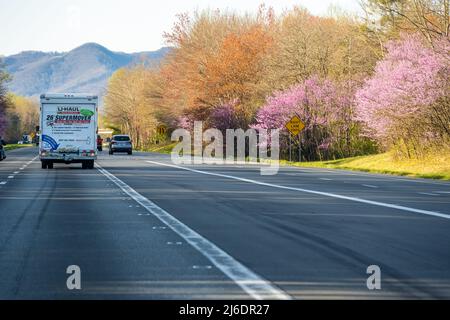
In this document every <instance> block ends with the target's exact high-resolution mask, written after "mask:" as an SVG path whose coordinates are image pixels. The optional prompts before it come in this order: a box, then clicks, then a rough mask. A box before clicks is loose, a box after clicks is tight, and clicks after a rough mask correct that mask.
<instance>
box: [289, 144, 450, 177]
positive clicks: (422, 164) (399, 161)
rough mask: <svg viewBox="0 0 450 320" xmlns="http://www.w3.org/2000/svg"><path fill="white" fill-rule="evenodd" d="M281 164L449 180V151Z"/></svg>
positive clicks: (382, 154) (387, 154) (387, 153)
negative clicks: (410, 156) (413, 156)
mask: <svg viewBox="0 0 450 320" xmlns="http://www.w3.org/2000/svg"><path fill="white" fill-rule="evenodd" d="M281 163H282V165H293V166H299V167H315V168H329V169H344V170H355V171H364V172H372V173H385V174H393V175H400V176H410V177H418V178H431V179H443V180H450V151H447V152H444V153H436V154H428V155H427V156H426V157H422V158H404V157H402V158H398V157H397V156H396V155H395V153H393V152H386V153H381V154H375V155H368V156H359V157H352V158H345V159H339V160H330V161H313V162H289V161H286V160H284V161H281Z"/></svg>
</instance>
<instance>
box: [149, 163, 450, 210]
mask: <svg viewBox="0 0 450 320" xmlns="http://www.w3.org/2000/svg"><path fill="white" fill-rule="evenodd" d="M146 162H148V163H152V164H156V165H160V166H165V167H171V168H177V169H182V170H187V171H191V172H195V173H201V174H206V175H210V176H216V177H221V178H227V179H233V180H238V181H242V182H248V183H253V184H257V185H260V186H265V187H271V188H278V189H284V190H291V191H300V192H306V193H312V194H317V195H321V196H326V197H331V198H337V199H343V200H349V201H354V202H361V203H365V204H370V205H374V206H379V207H386V208H391V209H397V210H402V211H407V212H414V213H421V214H425V215H428V216H433V217H439V218H444V219H450V215H449V214H444V213H439V212H435V211H428V210H422V209H415V208H410V207H405V206H399V205H396V204H390V203H384V202H379V201H372V200H366V199H361V198H356V197H348V196H343V195H339V194H335V193H329V192H322V191H315V190H309V189H302V188H295V187H287V186H282V185H277V184H273V183H266V182H260V181H256V180H252V179H246V178H239V177H235V176H230V175H226V174H221V173H214V172H208V171H201V170H196V169H191V168H186V167H181V166H177V165H174V164H168V163H162V162H156V161H149V160H147V161H146Z"/></svg>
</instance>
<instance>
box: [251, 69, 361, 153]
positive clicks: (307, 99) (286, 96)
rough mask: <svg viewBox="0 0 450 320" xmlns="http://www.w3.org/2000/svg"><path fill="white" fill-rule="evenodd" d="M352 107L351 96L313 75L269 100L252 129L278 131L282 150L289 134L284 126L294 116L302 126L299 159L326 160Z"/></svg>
mask: <svg viewBox="0 0 450 320" xmlns="http://www.w3.org/2000/svg"><path fill="white" fill-rule="evenodd" d="M352 107H353V99H352V97H351V96H349V95H347V94H345V92H344V91H342V90H340V87H339V86H338V85H336V84H334V83H333V82H332V81H330V80H321V79H319V78H318V77H315V76H313V77H311V78H309V79H307V80H305V81H304V82H302V83H300V84H298V85H295V86H293V87H291V88H290V89H287V90H285V91H281V92H277V93H275V94H274V95H273V96H271V97H269V98H268V99H267V101H266V104H265V105H264V106H263V107H262V108H261V109H260V110H259V111H258V113H257V115H256V123H255V124H254V125H253V127H254V128H264V129H274V128H279V129H281V130H282V133H283V135H282V136H283V140H282V141H281V143H282V147H283V149H284V150H286V147H287V143H288V137H289V133H288V132H287V130H286V129H285V128H284V127H285V124H286V122H288V121H289V120H290V119H291V118H292V116H294V115H298V116H299V117H300V119H301V120H302V121H303V122H304V123H305V125H306V127H305V130H304V131H303V132H302V133H301V134H300V137H301V146H302V153H303V157H304V158H305V159H307V160H318V159H324V158H330V157H333V156H334V155H333V153H334V151H335V149H336V148H335V147H336V146H337V145H338V144H339V140H341V138H342V137H341V136H340V134H339V132H341V131H342V130H341V129H342V128H345V126H347V125H348V123H347V122H348V121H346V119H348V118H349V117H348V116H346V115H347V114H349V113H350V111H351V109H352ZM350 121H351V119H350Z"/></svg>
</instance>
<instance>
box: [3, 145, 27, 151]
mask: <svg viewBox="0 0 450 320" xmlns="http://www.w3.org/2000/svg"><path fill="white" fill-rule="evenodd" d="M32 146H33V145H32V144H7V145H6V146H4V148H5V151H10V150H14V149H20V148H27V147H32Z"/></svg>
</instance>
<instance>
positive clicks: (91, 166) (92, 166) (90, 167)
mask: <svg viewBox="0 0 450 320" xmlns="http://www.w3.org/2000/svg"><path fill="white" fill-rule="evenodd" d="M88 169H94V160H91V161H89V162H88Z"/></svg>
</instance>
